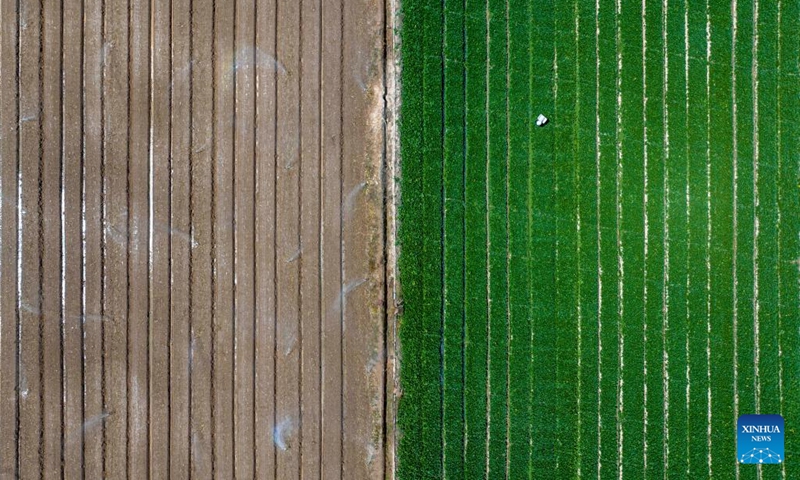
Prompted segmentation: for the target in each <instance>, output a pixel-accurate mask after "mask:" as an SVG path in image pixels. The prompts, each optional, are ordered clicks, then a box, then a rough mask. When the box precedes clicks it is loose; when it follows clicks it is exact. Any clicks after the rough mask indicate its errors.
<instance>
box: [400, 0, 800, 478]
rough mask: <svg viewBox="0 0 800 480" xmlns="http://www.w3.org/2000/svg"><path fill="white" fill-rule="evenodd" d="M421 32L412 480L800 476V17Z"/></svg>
mask: <svg viewBox="0 0 800 480" xmlns="http://www.w3.org/2000/svg"><path fill="white" fill-rule="evenodd" d="M398 15H399V19H400V22H401V24H402V26H401V32H400V38H401V45H400V46H399V52H400V54H401V59H402V73H401V78H400V80H401V85H402V87H401V88H402V94H401V100H402V107H401V116H400V124H399V132H400V145H401V149H400V157H401V160H400V169H399V172H398V182H399V186H400V204H399V211H398V222H399V239H398V246H399V251H400V253H399V260H398V268H399V278H400V285H401V291H402V298H403V307H404V310H403V313H402V315H401V317H400V320H399V322H400V323H399V340H400V353H401V355H402V361H401V368H400V382H401V386H402V396H401V398H400V401H399V412H398V430H399V432H400V437H399V438H400V440H399V446H398V478H399V479H400V480H416V479H426V478H452V479H461V478H464V479H470V480H471V479H480V478H491V479H500V478H509V479H523V478H542V479H550V478H555V479H561V478H579V477H580V478H600V479H606V478H627V479H632V480H639V479H644V478H647V479H650V478H652V479H662V478H663V479H667V478H669V479H699V478H709V477H710V478H720V479H734V478H740V479H750V478H757V477H758V478H764V479H777V478H783V479H798V478H800V274H799V273H800V63H799V62H800V0H769V1H767V0H733V1H732V2H725V1H722V0H720V1H717V0H704V1H694V0H693V1H689V0H655V1H654V0H616V1H610V0H597V1H592V0H553V1H532V0H403V2H402V5H401V7H400V11H399V12H398ZM539 114H543V115H545V116H546V117H548V119H549V123H548V124H546V125H544V126H537V125H536V118H537V116H538V115H539ZM746 413H778V414H782V415H783V416H784V418H785V421H786V458H785V463H784V464H783V465H764V466H758V467H756V466H753V465H737V463H736V419H737V417H738V415H740V414H746ZM737 475H738V477H737Z"/></svg>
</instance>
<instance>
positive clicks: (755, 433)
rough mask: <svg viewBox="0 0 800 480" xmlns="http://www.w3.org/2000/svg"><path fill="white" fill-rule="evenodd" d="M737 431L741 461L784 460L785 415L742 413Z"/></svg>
mask: <svg viewBox="0 0 800 480" xmlns="http://www.w3.org/2000/svg"><path fill="white" fill-rule="evenodd" d="M736 432H737V433H736V459H737V461H738V462H739V463H743V464H749V463H754V464H764V463H775V464H781V463H783V462H784V460H785V456H784V450H783V417H781V416H780V415H741V416H740V417H739V422H738V424H737V426H736Z"/></svg>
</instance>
